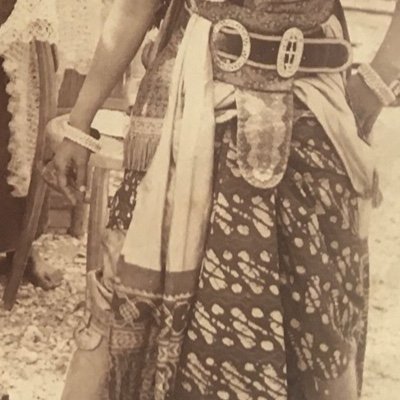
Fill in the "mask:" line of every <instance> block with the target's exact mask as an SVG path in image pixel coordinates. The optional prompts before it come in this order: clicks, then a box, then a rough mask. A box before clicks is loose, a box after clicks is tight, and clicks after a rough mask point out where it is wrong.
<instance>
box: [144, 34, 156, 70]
mask: <svg viewBox="0 0 400 400" xmlns="http://www.w3.org/2000/svg"><path fill="white" fill-rule="evenodd" d="M153 46H154V42H153V41H152V40H151V41H149V42H148V43H146V44H145V46H144V47H143V51H142V64H143V66H144V67H145V68H146V69H147V68H148V67H149V65H150V64H151V61H152V60H151V59H150V57H151V56H152V51H153Z"/></svg>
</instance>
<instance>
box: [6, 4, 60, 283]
mask: <svg viewBox="0 0 400 400" xmlns="http://www.w3.org/2000/svg"><path fill="white" fill-rule="evenodd" d="M16 2H17V0H0V26H1V25H2V24H3V23H4V22H6V20H7V18H8V17H9V15H10V14H11V12H12V10H13V8H14V6H15V3H16ZM3 63H4V59H3V58H1V57H0V254H1V253H5V254H6V258H5V259H3V260H2V262H1V264H0V273H5V272H8V270H9V269H10V266H11V261H12V256H13V251H14V250H15V247H16V245H17V242H18V238H19V234H20V231H21V224H22V218H23V215H24V212H25V197H15V196H13V194H12V191H13V188H12V186H10V185H9V184H8V182H7V177H8V163H9V161H10V153H9V151H8V144H9V140H10V129H9V123H10V121H11V114H10V113H9V112H8V110H7V107H8V103H9V100H10V96H9V95H8V93H7V90H6V87H7V84H8V83H9V78H8V76H7V74H6V72H5V71H4V68H3ZM26 274H27V278H28V279H29V280H30V281H31V282H32V283H34V284H36V285H38V286H41V287H42V288H43V289H51V288H53V287H55V286H57V285H59V284H60V281H61V274H60V272H58V271H53V270H51V269H49V267H48V266H46V265H43V264H39V263H38V264H36V263H35V261H34V259H32V258H31V259H30V260H29V265H28V268H27V272H26Z"/></svg>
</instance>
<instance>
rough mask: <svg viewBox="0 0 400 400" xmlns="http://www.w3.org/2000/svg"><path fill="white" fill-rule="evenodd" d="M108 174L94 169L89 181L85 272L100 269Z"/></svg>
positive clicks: (100, 169)
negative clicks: (89, 194) (89, 193)
mask: <svg viewBox="0 0 400 400" xmlns="http://www.w3.org/2000/svg"><path fill="white" fill-rule="evenodd" d="M109 175H110V172H109V170H107V169H104V168H97V167H95V168H94V171H93V177H92V181H91V196H90V210H89V226H88V239H87V250H86V251H87V253H86V256H87V258H86V260H87V264H86V270H87V272H89V271H91V270H93V269H97V268H101V267H102V264H103V253H102V247H101V241H102V238H103V232H104V229H105V226H106V224H107V216H108V210H107V209H108V207H107V206H108V182H109Z"/></svg>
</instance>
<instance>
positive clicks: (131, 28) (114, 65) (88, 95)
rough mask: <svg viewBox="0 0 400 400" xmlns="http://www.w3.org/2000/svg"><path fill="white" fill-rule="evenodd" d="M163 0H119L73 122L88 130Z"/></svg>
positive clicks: (107, 22)
mask: <svg viewBox="0 0 400 400" xmlns="http://www.w3.org/2000/svg"><path fill="white" fill-rule="evenodd" d="M159 3H160V1H159V0H115V2H114V4H113V6H112V8H111V11H110V14H109V16H108V18H107V20H106V22H105V24H104V29H103V33H102V35H101V38H100V40H99V43H98V45H97V49H96V52H95V55H94V58H93V61H92V66H91V68H90V71H89V73H88V75H87V77H86V80H85V83H84V85H83V87H82V90H81V92H80V94H79V97H78V100H77V102H76V105H75V107H74V108H73V110H72V113H71V117H70V123H71V124H72V125H74V126H76V127H77V128H80V129H82V130H85V131H87V130H88V129H89V127H90V124H91V123H92V120H93V118H94V116H95V114H96V112H97V110H98V109H99V108H100V107H101V106H102V104H103V103H104V101H105V100H106V98H107V97H108V96H109V94H110V93H111V91H112V89H113V88H114V87H115V85H116V83H117V81H118V80H119V79H120V77H121V76H122V74H123V73H124V72H125V71H126V69H127V67H128V65H129V63H130V62H131V60H132V58H133V57H134V55H135V54H136V52H137V51H138V50H139V48H140V45H141V43H142V41H143V38H144V36H145V34H146V32H147V30H148V28H149V27H150V25H151V24H152V22H153V19H154V14H155V12H156V10H157V8H158V5H159Z"/></svg>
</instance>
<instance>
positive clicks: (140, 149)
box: [124, 134, 160, 171]
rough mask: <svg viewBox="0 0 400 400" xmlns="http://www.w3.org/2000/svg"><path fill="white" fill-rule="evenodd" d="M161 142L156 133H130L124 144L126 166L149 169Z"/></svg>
mask: <svg viewBox="0 0 400 400" xmlns="http://www.w3.org/2000/svg"><path fill="white" fill-rule="evenodd" d="M159 142H160V135H156V134H128V135H127V137H126V139H125V145H124V167H125V168H127V169H129V170H135V171H147V168H148V167H149V165H150V163H151V161H152V159H153V157H154V154H155V152H156V150H157V147H158V144H159Z"/></svg>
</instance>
